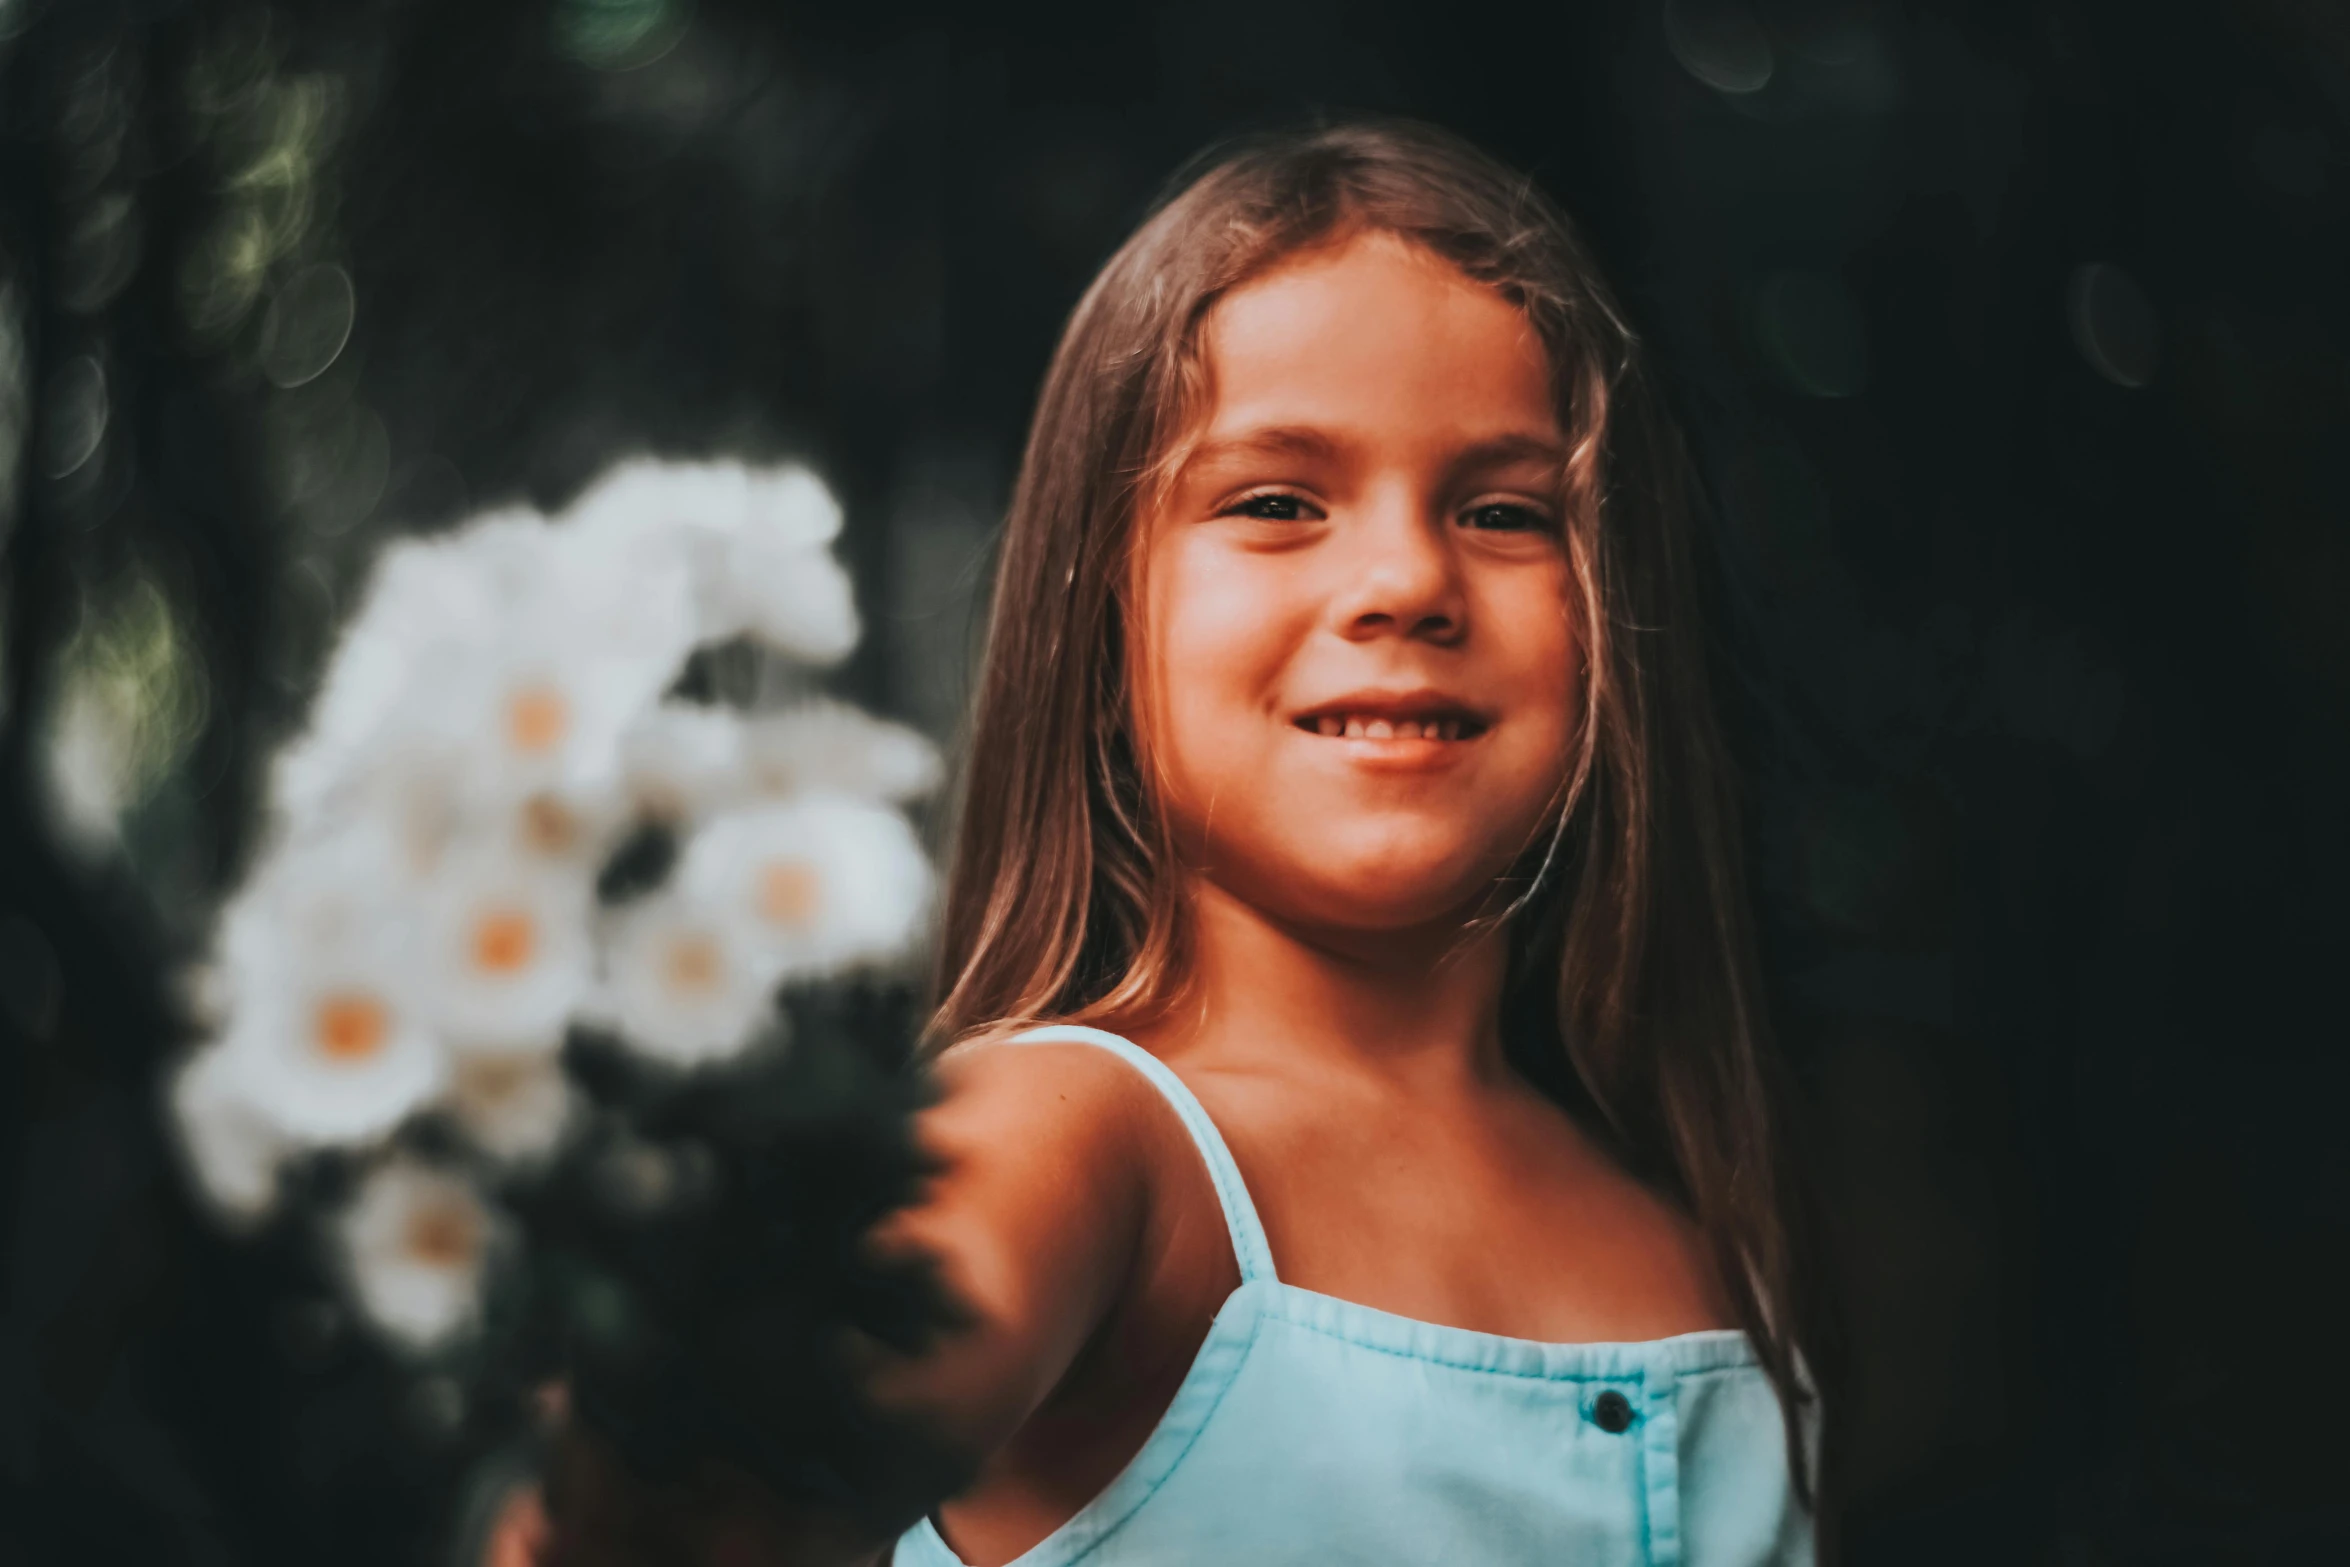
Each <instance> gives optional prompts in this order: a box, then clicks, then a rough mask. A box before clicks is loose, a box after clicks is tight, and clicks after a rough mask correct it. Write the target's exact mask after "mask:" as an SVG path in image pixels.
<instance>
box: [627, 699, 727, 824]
mask: <svg viewBox="0 0 2350 1567" xmlns="http://www.w3.org/2000/svg"><path fill="white" fill-rule="evenodd" d="M743 740H744V726H743V720H742V718H741V717H740V716H739V715H738V714H736V713H734V712H733V711H731V710H730V709H727V708H723V707H708V706H703V705H700V704H697V703H690V702H664V703H663V704H661V705H660V706H658V707H655V708H651V709H649V710H648V711H646V712H644V713H641V714H639V715H638V717H637V720H636V722H635V723H634V724H632V725H630V726H629V730H628V733H627V734H625V735H623V736H622V737H621V741H620V771H621V778H622V782H623V784H624V786H625V788H626V789H627V792H628V797H629V799H630V800H631V801H632V802H633V803H634V804H635V805H636V807H637V808H638V809H639V810H642V811H643V812H645V813H646V814H647V815H649V816H654V817H658V818H660V819H662V820H664V821H677V820H683V819H691V818H693V817H696V816H701V815H705V814H707V813H708V812H710V811H712V810H716V809H719V808H722V807H724V806H728V805H732V804H734V803H736V802H737V801H738V800H740V799H741V798H742V797H743V795H744V793H745V791H746V790H747V789H748V787H749V785H750V783H751V774H750V771H749V769H748V767H747V766H746V764H745V758H744V754H743Z"/></svg>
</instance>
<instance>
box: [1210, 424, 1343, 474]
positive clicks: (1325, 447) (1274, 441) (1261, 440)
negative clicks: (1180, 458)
mask: <svg viewBox="0 0 2350 1567" xmlns="http://www.w3.org/2000/svg"><path fill="white" fill-rule="evenodd" d="M1338 451H1339V443H1338V442H1337V441H1335V440H1333V439H1331V437H1330V436H1329V435H1328V434H1327V433H1325V432H1323V431H1321V430H1317V429H1314V428H1313V427H1312V426H1310V425H1302V424H1275V425H1266V426H1263V427H1262V428H1259V429H1255V430H1244V431H1242V432H1241V433H1239V434H1237V435H1228V436H1224V437H1222V438H1221V439H1218V440H1213V441H1202V442H1201V443H1200V444H1199V445H1197V446H1195V447H1193V448H1192V450H1191V455H1190V456H1188V457H1186V458H1185V459H1184V462H1183V466H1184V467H1186V468H1192V467H1197V466H1199V465H1201V464H1203V463H1211V462H1217V461H1220V460H1222V459H1223V458H1227V457H1305V458H1311V459H1315V460H1320V461H1327V460H1328V459H1330V458H1333V457H1335V456H1337V455H1338Z"/></svg>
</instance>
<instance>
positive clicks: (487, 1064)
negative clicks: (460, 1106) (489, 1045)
mask: <svg viewBox="0 0 2350 1567" xmlns="http://www.w3.org/2000/svg"><path fill="white" fill-rule="evenodd" d="M529 1076H530V1066H529V1064H528V1063H527V1062H523V1061H507V1060H501V1059H497V1058H495V1057H492V1058H488V1059H484V1058H481V1057H471V1058H468V1059H466V1060H463V1061H460V1062H458V1063H457V1092H458V1094H459V1095H461V1096H462V1097H464V1098H467V1099H486V1100H489V1101H491V1102H492V1103H496V1102H497V1101H499V1100H503V1099H510V1098H512V1097H513V1096H514V1091H515V1090H516V1089H518V1088H520V1087H521V1086H522V1084H523V1081H524V1080H525V1079H526V1078H528V1077H529Z"/></svg>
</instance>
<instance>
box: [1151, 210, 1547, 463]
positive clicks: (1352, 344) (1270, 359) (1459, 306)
mask: <svg viewBox="0 0 2350 1567" xmlns="http://www.w3.org/2000/svg"><path fill="white" fill-rule="evenodd" d="M1199 353H1200V361H1201V364H1200V368H1201V371H1202V377H1201V386H1200V390H1201V392H1202V393H1203V394H1204V396H1203V397H1202V398H1201V400H1200V406H1199V409H1198V415H1199V417H1198V421H1197V423H1198V427H1199V428H1198V432H1197V433H1198V434H1200V435H1201V436H1208V435H1211V434H1214V433H1216V432H1219V431H1222V432H1226V433H1229V431H1230V430H1231V429H1232V428H1233V427H1236V426H1249V425H1257V424H1265V423H1271V424H1276V425H1282V426H1293V425H1296V424H1298V423H1299V422H1300V421H1304V422H1307V423H1314V422H1320V421H1325V420H1327V421H1335V422H1337V423H1340V424H1350V425H1365V426H1369V427H1379V426H1385V425H1391V424H1394V423H1396V422H1398V421H1404V422H1414V421H1417V422H1422V423H1425V422H1426V421H1428V420H1430V419H1437V420H1440V421H1443V422H1446V423H1454V422H1459V423H1466V424H1471V425H1481V426H1508V427H1512V428H1515V429H1516V430H1517V431H1518V433H1521V434H1527V433H1532V431H1531V430H1530V429H1528V428H1526V427H1528V426H1533V427H1538V428H1540V429H1542V430H1546V431H1553V432H1555V429H1556V423H1557V421H1556V418H1555V414H1554V413H1553V398H1552V384H1551V383H1552V377H1551V369H1550V358H1549V354H1548V352H1547V350H1546V349H1545V347H1544V345H1543V343H1542V340H1541V337H1540V335H1539V334H1538V333H1537V332H1536V331H1535V329H1534V326H1533V323H1532V322H1531V321H1530V320H1528V319H1527V317H1526V314H1525V312H1524V311H1522V310H1520V309H1519V308H1518V307H1517V306H1516V305H1515V304H1514V303H1512V302H1511V301H1510V300H1508V299H1506V298H1504V297H1503V296H1502V295H1501V294H1500V293H1499V292H1498V291H1497V290H1495V289H1493V288H1491V287H1488V286H1487V285H1485V284H1483V283H1479V282H1477V281H1475V280H1474V279H1471V278H1470V277H1468V276H1467V275H1465V274H1464V273H1462V272H1461V271H1460V270H1459V269H1458V268H1456V267H1454V266H1453V265H1452V264H1451V263H1450V262H1448V261H1446V260H1444V259H1443V258H1442V257H1440V256H1437V255H1435V254H1434V253H1432V252H1430V251H1428V250H1426V249H1425V248H1423V247H1421V246H1418V245H1415V244H1413V243H1411V242H1410V241H1408V240H1404V239H1401V238H1398V237H1397V236H1394V235H1391V234H1387V233H1383V232H1379V231H1375V230H1374V231H1364V232H1361V233H1358V234H1356V235H1354V236H1351V237H1349V238H1348V239H1346V240H1343V241H1341V242H1338V243H1335V244H1331V245H1325V246H1319V247H1316V248H1314V249H1311V250H1308V251H1304V252H1301V253H1299V254H1297V255H1295V256H1292V257H1289V258H1286V259H1285V260H1284V261H1282V262H1281V263H1279V264H1278V265H1276V266H1274V267H1272V268H1270V269H1269V270H1267V271H1265V272H1263V273H1261V274H1259V275H1258V276H1256V277H1254V278H1252V279H1250V280H1249V281H1248V282H1247V283H1245V284H1242V285H1240V286H1239V287H1236V288H1234V289H1233V290H1232V291H1231V292H1230V293H1229V294H1227V295H1226V296H1225V297H1224V298H1223V299H1221V300H1219V301H1218V302H1217V304H1216V306H1215V308H1214V309H1213V310H1211V311H1210V312H1209V313H1208V316H1207V318H1206V320H1205V321H1204V322H1203V323H1202V331H1201V337H1200V344H1199Z"/></svg>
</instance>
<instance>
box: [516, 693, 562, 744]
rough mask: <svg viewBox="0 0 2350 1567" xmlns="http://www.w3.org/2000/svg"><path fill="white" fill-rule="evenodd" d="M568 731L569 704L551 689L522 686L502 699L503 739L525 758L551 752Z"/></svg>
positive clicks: (560, 694)
mask: <svg viewBox="0 0 2350 1567" xmlns="http://www.w3.org/2000/svg"><path fill="white" fill-rule="evenodd" d="M570 727H571V704H570V703H568V702H566V701H564V700H563V693H562V692H560V691H557V690H554V689H552V688H551V687H548V686H524V687H523V688H522V689H521V690H519V691H516V692H515V693H514V694H513V695H512V696H510V697H508V698H507V699H506V738H507V739H509V740H511V741H512V742H513V743H514V749H515V750H517V751H520V752H523V753H524V754H525V755H531V756H535V755H538V754H539V753H541V752H544V751H552V750H553V749H554V748H555V747H556V746H558V745H560V744H561V743H562V741H563V735H564V731H566V730H568V729H569V728H570Z"/></svg>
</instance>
